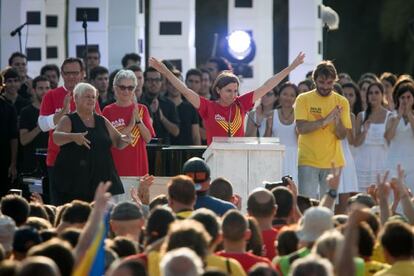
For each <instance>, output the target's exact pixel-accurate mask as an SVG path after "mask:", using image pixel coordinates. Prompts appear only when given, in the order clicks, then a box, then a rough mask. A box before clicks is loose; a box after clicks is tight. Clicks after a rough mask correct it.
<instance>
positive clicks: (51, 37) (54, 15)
mask: <svg viewBox="0 0 414 276" xmlns="http://www.w3.org/2000/svg"><path fill="white" fill-rule="evenodd" d="M45 2H46V61H45V64H46V63H48V64H53V63H54V64H56V65H57V66H59V67H60V65H61V64H62V63H63V61H64V60H65V57H66V40H65V27H66V12H65V0H45ZM48 21H49V24H50V25H49V26H48V25H47V22H48ZM55 23H56V24H55ZM55 53H56V54H57V55H55Z"/></svg>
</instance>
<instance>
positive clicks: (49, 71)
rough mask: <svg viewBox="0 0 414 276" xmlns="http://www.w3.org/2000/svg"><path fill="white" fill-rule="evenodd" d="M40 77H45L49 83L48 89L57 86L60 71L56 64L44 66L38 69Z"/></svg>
mask: <svg viewBox="0 0 414 276" xmlns="http://www.w3.org/2000/svg"><path fill="white" fill-rule="evenodd" d="M40 75H41V76H43V77H46V78H47V79H48V80H49V82H50V88H51V89H56V88H57V87H58V86H59V79H60V70H59V67H58V66H57V65H56V64H46V65H44V66H43V67H42V68H41V69H40Z"/></svg>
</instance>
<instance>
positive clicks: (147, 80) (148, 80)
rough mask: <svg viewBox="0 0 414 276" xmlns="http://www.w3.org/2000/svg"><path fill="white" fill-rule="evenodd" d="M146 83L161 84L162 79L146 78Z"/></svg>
mask: <svg viewBox="0 0 414 276" xmlns="http://www.w3.org/2000/svg"><path fill="white" fill-rule="evenodd" d="M145 81H146V82H160V81H161V79H160V78H146V79H145Z"/></svg>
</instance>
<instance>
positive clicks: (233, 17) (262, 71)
mask: <svg viewBox="0 0 414 276" xmlns="http://www.w3.org/2000/svg"><path fill="white" fill-rule="evenodd" d="M235 2H236V1H235V0H229V11H228V31H229V34H230V33H231V32H232V31H235V30H243V31H251V32H252V35H253V39H254V40H255V42H256V57H255V58H254V60H253V61H252V62H251V63H250V65H252V68H253V78H245V79H243V80H242V83H241V89H240V92H241V93H243V92H247V91H251V90H253V89H255V88H257V87H259V86H260V85H261V84H262V83H263V82H264V81H266V80H267V79H268V78H269V77H270V76H272V75H273V0H253V1H252V3H253V5H252V7H250V8H247V7H235Z"/></svg>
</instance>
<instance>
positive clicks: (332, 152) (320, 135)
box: [295, 90, 352, 169]
mask: <svg viewBox="0 0 414 276" xmlns="http://www.w3.org/2000/svg"><path fill="white" fill-rule="evenodd" d="M336 106H341V107H342V113H341V120H342V124H343V125H344V126H345V128H347V129H350V128H352V123H351V115H350V111H349V103H348V100H347V99H346V98H345V97H342V96H341V95H339V94H338V93H335V92H331V94H330V95H329V96H327V97H322V96H320V95H319V94H318V93H317V92H316V90H312V91H309V92H306V93H303V94H300V95H299V96H298V97H297V99H296V103H295V120H304V121H309V122H313V121H317V120H319V119H322V118H324V117H326V116H327V115H328V114H329V113H330V112H331V111H332V110H333V109H334V108H335V107H336ZM332 162H335V165H336V166H337V167H342V166H344V165H345V159H344V154H343V151H342V145H341V140H339V139H338V138H337V137H336V135H335V123H334V122H332V123H330V124H329V125H327V126H325V127H323V128H320V129H317V130H315V131H313V132H309V133H307V134H300V135H299V139H298V164H299V165H302V166H311V167H315V168H321V169H329V168H331V163H332Z"/></svg>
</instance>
